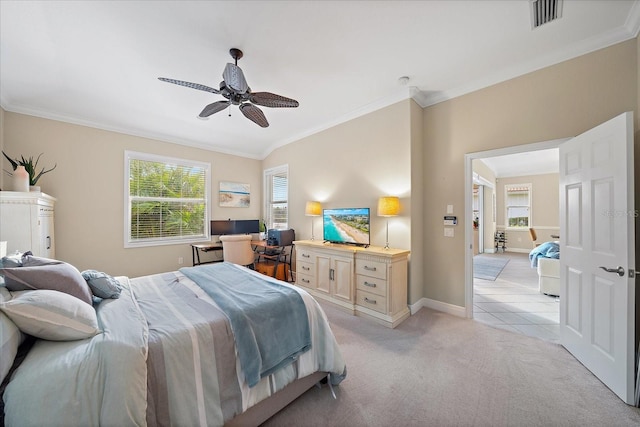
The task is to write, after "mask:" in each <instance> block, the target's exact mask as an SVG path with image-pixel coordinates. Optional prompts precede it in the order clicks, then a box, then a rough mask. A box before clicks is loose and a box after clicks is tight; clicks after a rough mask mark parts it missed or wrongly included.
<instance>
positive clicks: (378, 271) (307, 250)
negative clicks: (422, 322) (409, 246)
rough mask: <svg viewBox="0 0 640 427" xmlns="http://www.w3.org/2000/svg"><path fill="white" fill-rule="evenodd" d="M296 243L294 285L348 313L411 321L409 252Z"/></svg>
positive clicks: (387, 323)
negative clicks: (408, 319)
mask: <svg viewBox="0 0 640 427" xmlns="http://www.w3.org/2000/svg"><path fill="white" fill-rule="evenodd" d="M294 244H295V245H296V246H295V247H296V284H297V285H298V286H301V287H304V288H305V289H306V290H307V291H309V293H311V294H312V295H314V296H315V297H317V298H320V299H323V300H326V301H329V302H331V303H333V304H336V305H338V306H340V307H341V308H344V309H347V310H349V311H350V312H351V313H352V314H356V315H359V316H364V317H369V318H371V319H373V320H375V321H377V322H379V323H381V324H383V325H385V326H389V327H392V328H394V327H396V326H397V325H398V324H400V323H401V322H402V321H403V320H405V319H406V318H407V317H409V314H410V313H409V308H408V306H407V277H408V271H407V269H408V265H407V260H408V257H409V251H406V250H401V249H384V248H379V247H371V246H370V247H368V248H363V247H355V246H347V245H337V244H328V243H322V242H318V241H315V240H301V241H296V242H294Z"/></svg>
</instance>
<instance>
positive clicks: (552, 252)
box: [529, 242, 560, 268]
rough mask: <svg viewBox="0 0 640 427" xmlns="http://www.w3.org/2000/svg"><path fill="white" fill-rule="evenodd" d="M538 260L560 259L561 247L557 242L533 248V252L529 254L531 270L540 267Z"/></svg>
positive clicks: (545, 243)
mask: <svg viewBox="0 0 640 427" xmlns="http://www.w3.org/2000/svg"><path fill="white" fill-rule="evenodd" d="M538 258H555V259H560V245H559V244H558V243H556V242H544V243H543V244H541V245H539V246H536V247H535V248H533V250H532V251H531V252H529V261H531V268H536V267H537V266H538Z"/></svg>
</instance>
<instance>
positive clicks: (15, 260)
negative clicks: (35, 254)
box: [0, 255, 22, 268]
mask: <svg viewBox="0 0 640 427" xmlns="http://www.w3.org/2000/svg"><path fill="white" fill-rule="evenodd" d="M21 266H22V257H21V256H20V255H10V256H4V257H2V259H0V268H4V267H8V268H11V267H21Z"/></svg>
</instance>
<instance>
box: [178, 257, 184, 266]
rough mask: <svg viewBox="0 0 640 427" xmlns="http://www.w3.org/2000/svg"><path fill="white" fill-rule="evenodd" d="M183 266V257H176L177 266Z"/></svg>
mask: <svg viewBox="0 0 640 427" xmlns="http://www.w3.org/2000/svg"><path fill="white" fill-rule="evenodd" d="M182 264H184V258H183V257H181V256H180V257H178V265H182Z"/></svg>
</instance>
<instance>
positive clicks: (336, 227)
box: [322, 208, 370, 246]
mask: <svg viewBox="0 0 640 427" xmlns="http://www.w3.org/2000/svg"><path fill="white" fill-rule="evenodd" d="M369 220H370V214H369V208H339V209H323V211H322V234H323V238H324V240H325V241H327V242H331V243H347V244H352V245H361V246H369Z"/></svg>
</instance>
